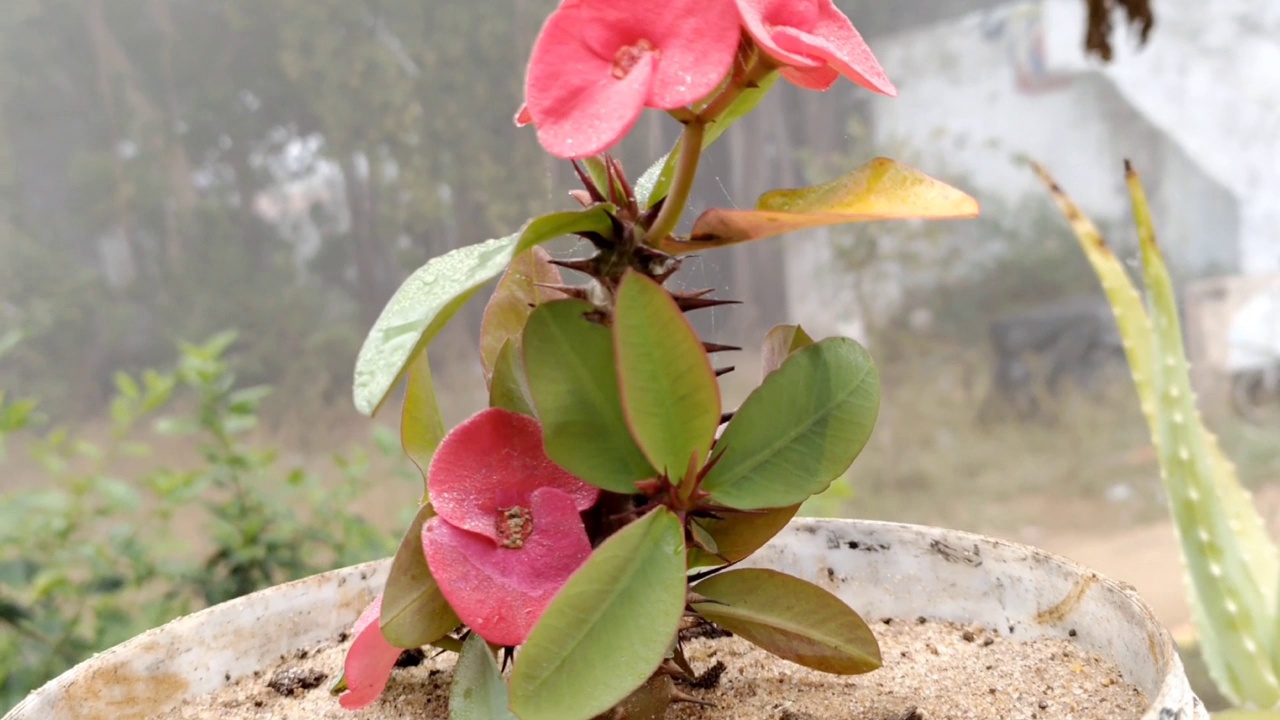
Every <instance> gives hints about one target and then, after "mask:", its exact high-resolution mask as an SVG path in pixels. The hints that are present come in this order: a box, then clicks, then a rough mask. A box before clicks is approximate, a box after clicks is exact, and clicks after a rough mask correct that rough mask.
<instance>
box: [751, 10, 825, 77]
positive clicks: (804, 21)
mask: <svg viewBox="0 0 1280 720" xmlns="http://www.w3.org/2000/svg"><path fill="white" fill-rule="evenodd" d="M737 3H738V12H739V13H740V14H741V15H742V24H743V26H745V27H746V29H747V33H749V34H750V35H751V37H752V38H753V39H754V40H755V41H756V44H757V45H759V46H760V48H761V49H762V50H764V51H765V52H767V53H769V56H770V57H772V58H773V59H774V60H777V61H778V62H780V63H782V64H784V65H788V66H791V67H821V65H822V63H820V62H818V61H816V60H814V59H813V58H810V57H806V56H805V55H804V54H796V53H792V52H790V51H788V50H786V49H784V48H781V47H779V46H778V44H777V43H775V42H774V40H773V33H774V32H775V31H776V29H777V28H779V27H798V28H801V29H804V30H807V29H809V28H810V27H811V26H812V25H813V23H814V21H816V20H817V16H818V13H817V9H818V8H817V3H816V2H815V0H737Z"/></svg>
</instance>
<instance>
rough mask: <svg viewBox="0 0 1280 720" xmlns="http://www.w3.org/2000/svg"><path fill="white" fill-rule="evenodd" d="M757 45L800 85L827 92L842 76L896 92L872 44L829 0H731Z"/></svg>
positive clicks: (883, 91)
mask: <svg viewBox="0 0 1280 720" xmlns="http://www.w3.org/2000/svg"><path fill="white" fill-rule="evenodd" d="M736 2H737V3H738V12H740V13H741V14H742V21H743V24H744V25H745V26H746V28H747V32H748V33H750V34H751V37H753V38H755V41H756V44H757V45H759V46H760V47H761V49H763V50H764V51H765V52H766V53H768V54H769V56H770V57H772V58H773V59H774V60H776V61H777V62H778V63H780V64H781V65H782V70H781V72H782V76H783V77H785V78H786V79H788V80H790V81H791V82H793V83H795V84H796V85H799V86H800V87H802V88H807V89H809V90H826V89H827V88H829V87H831V86H832V85H833V84H834V83H835V81H836V80H837V79H838V78H839V77H840V76H841V75H843V76H845V77H847V78H849V79H850V80H852V81H853V82H855V83H857V84H858V85H861V86H862V87H864V88H866V89H868V90H871V91H873V92H878V93H881V94H883V95H889V96H894V95H897V94H898V91H897V90H895V89H894V87H893V83H891V82H889V78H888V77H887V76H886V75H885V74H884V69H883V68H881V67H880V63H879V61H877V60H876V57H875V55H873V54H871V48H869V47H867V43H866V42H864V41H863V39H862V36H861V35H859V34H858V31H857V30H855V29H854V27H853V23H851V22H849V18H847V17H845V15H844V13H842V12H840V10H839V8H837V7H836V6H835V3H833V2H832V0H736Z"/></svg>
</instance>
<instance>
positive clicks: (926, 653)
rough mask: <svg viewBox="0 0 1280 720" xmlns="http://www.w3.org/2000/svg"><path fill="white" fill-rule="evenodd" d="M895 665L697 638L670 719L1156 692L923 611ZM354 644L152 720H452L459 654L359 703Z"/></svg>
mask: <svg viewBox="0 0 1280 720" xmlns="http://www.w3.org/2000/svg"><path fill="white" fill-rule="evenodd" d="M872 629H873V630H874V631H875V634H876V636H877V638H878V639H879V641H880V647H881V653H882V656H883V660H884V665H883V667H881V668H880V669H879V670H876V671H875V672H872V673H868V674H866V675H855V676H835V675H828V674H826V673H820V672H816V671H813V670H808V669H806V668H803V667H801V666H799V665H795V664H792V663H789V662H786V661H782V660H778V659H777V658H775V657H773V656H772V655H769V654H767V653H765V652H763V651H761V650H758V649H756V648H755V647H754V646H752V645H751V644H749V643H747V642H746V641H744V640H742V639H740V638H737V637H731V636H730V637H710V638H700V639H695V640H691V641H689V642H688V643H687V645H686V650H687V653H688V656H689V659H690V662H691V664H692V665H693V666H694V668H695V669H696V670H698V671H699V672H700V673H702V675H701V677H700V678H699V681H698V682H695V683H692V684H689V683H684V684H682V685H680V686H679V688H678V689H679V690H680V691H681V692H682V693H684V694H687V695H689V696H691V697H693V698H695V699H697V700H698V701H701V702H703V703H707V704H706V705H700V704H694V703H680V704H676V705H673V706H672V707H671V709H669V710H668V712H667V720H855V719H856V720H986V719H988V718H991V719H995V718H999V719H1000V720H1018V719H1023V718H1025V719H1028V720H1031V719H1034V720H1054V719H1055V718H1062V719H1066V718H1072V719H1073V720H1124V719H1125V718H1138V717H1140V716H1141V715H1142V713H1143V711H1144V710H1145V709H1146V706H1147V700H1146V698H1145V697H1144V696H1143V695H1142V693H1141V692H1140V691H1139V690H1138V689H1137V688H1135V687H1133V686H1131V685H1129V684H1127V683H1126V682H1124V681H1123V680H1122V679H1121V677H1120V674H1119V671H1118V669H1117V668H1115V667H1114V666H1112V665H1110V664H1109V663H1107V662H1104V661H1102V660H1100V659H1099V658H1097V657H1095V656H1092V655H1090V654H1088V653H1085V652H1082V651H1081V650H1079V649H1078V648H1076V647H1075V646H1074V645H1073V643H1072V641H1071V640H1070V639H1047V640H1036V641H1032V642H1014V641H1011V640H1008V639H1006V638H1005V637H1003V636H1001V635H999V634H998V633H995V632H990V631H987V630H984V629H982V628H979V627H971V628H966V627H960V626H957V625H953V624H949V623H940V622H932V621H929V622H920V621H917V620H894V621H880V622H875V623H873V624H872ZM348 645H349V641H342V642H337V641H335V642H333V643H329V644H327V645H324V646H322V647H319V648H313V649H310V650H306V651H300V652H298V653H296V654H294V655H292V656H289V657H286V658H282V660H281V662H280V663H279V664H278V665H277V666H276V667H274V668H270V669H268V670H266V671H264V672H262V673H259V674H258V675H256V676H254V677H249V678H246V679H244V680H241V681H239V682H237V683H234V684H232V685H230V686H228V687H227V688H226V689H225V690H223V691H221V692H219V693H216V694H214V695H210V696H206V697H204V698H200V699H197V700H196V701H193V702H191V703H189V704H188V705H186V706H184V707H182V708H179V709H177V710H174V711H171V712H168V713H164V714H162V715H159V716H156V717H153V718H151V720H250V719H255V718H256V719H264V718H265V719H269V720H295V719H296V720H303V719H306V720H313V719H314V720H325V719H330V718H332V719H333V720H339V719H341V720H402V719H403V718H415V719H418V718H422V719H428V720H430V719H437V718H438V719H439V720H447V718H448V704H449V703H448V694H449V683H450V678H451V675H452V674H451V672H450V667H451V666H452V664H453V658H454V657H456V656H454V655H453V654H451V653H445V654H441V655H439V656H437V657H430V656H427V657H425V658H424V657H422V656H420V655H418V656H411V657H406V658H402V663H401V664H402V665H406V667H401V668H399V669H397V670H396V671H395V672H394V673H393V674H392V677H391V681H390V683H389V684H388V685H387V689H386V691H384V693H383V695H382V697H381V699H379V701H378V702H377V703H375V704H374V705H372V706H370V707H368V708H365V709H363V710H360V711H356V712H351V711H347V710H343V709H342V708H341V707H339V705H338V703H337V700H336V698H334V697H333V696H331V695H330V694H329V693H328V691H327V688H328V687H329V685H330V684H331V683H332V682H333V680H334V679H335V678H337V677H338V675H339V674H340V673H341V669H342V661H343V656H344V655H345V653H346V649H347V646H348Z"/></svg>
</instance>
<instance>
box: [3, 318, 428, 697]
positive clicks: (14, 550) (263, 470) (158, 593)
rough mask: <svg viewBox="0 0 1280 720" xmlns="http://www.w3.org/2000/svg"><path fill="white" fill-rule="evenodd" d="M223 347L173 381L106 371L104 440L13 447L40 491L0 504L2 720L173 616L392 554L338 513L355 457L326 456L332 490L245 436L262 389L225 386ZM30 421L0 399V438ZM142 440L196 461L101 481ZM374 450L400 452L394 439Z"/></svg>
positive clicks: (188, 359) (383, 541)
mask: <svg viewBox="0 0 1280 720" xmlns="http://www.w3.org/2000/svg"><path fill="white" fill-rule="evenodd" d="M234 342H235V335H234V334H232V333H223V334H220V335H217V336H215V337H213V338H211V339H210V340H208V341H207V342H205V343H202V344H199V345H187V344H183V345H181V354H180V358H179V360H178V362H177V365H176V367H174V368H173V369H172V370H171V371H168V372H163V373H162V372H156V371H152V370H148V371H144V372H142V373H140V374H138V375H130V374H127V373H120V374H118V375H117V376H116V378H115V382H116V395H115V397H114V399H113V400H112V401H111V404H110V416H111V431H110V435H109V437H108V438H107V439H106V440H104V441H99V442H90V441H88V440H85V439H83V438H79V437H77V436H76V435H75V434H73V433H71V432H70V431H68V430H66V429H60V428H59V429H52V430H49V431H46V432H44V433H43V434H42V435H40V436H39V437H37V438H35V439H33V440H32V441H31V442H29V443H25V444H26V445H27V446H28V447H27V448H26V450H27V452H28V453H30V455H31V456H32V458H33V459H34V460H36V461H37V462H38V463H39V466H40V467H41V468H42V470H43V472H44V476H45V480H44V481H43V482H42V483H41V484H40V485H39V486H38V487H34V488H30V489H17V490H9V491H7V492H5V493H4V494H2V495H0V711H3V709H5V708H8V707H11V706H12V705H14V704H15V703H16V702H17V701H18V700H20V699H21V698H22V697H23V696H24V695H26V693H28V692H29V691H30V690H32V689H34V688H35V687H38V686H39V685H40V684H42V683H44V682H45V681H47V680H49V679H51V678H52V677H54V676H56V675H57V674H58V673H60V672H62V671H63V670H65V669H67V668H69V667H70V666H72V665H74V664H75V663H77V662H79V661H80V660H82V659H84V658H85V657H87V656H88V655H90V654H91V653H93V652H96V651H99V650H102V649H104V648H107V647H109V646H111V645H114V644H116V643H118V642H120V641H122V640H125V639H127V638H129V637H131V636H133V635H135V634H137V633H139V632H141V631H142V630H145V629H147V628H149V627H153V626H156V625H158V624H161V623H163V622H166V621H167V620H169V619H171V618H173V617H176V616H178V615H180V614H183V613H187V612H191V611H194V610H197V609H199V608H201V607H204V606H206V605H210V604H213V603H217V602H222V601H224V600H228V599H231V598H234V597H237V596H239V595H243V594H245V593H249V592H252V591H254V590H257V589H260V588H262V587H266V586H269V585H273V584H276V583H279V582H283V581H287V580H290V579H295V578H299V577H304V576H307V575H310V574H314V573H317V572H322V571H324V570H328V569H331V568H333V567H336V566H341V565H348V564H352V563H356V562H361V561H365V560H370V559H373V558H376V557H381V556H384V555H386V554H388V553H389V552H390V551H391V550H392V548H393V547H394V545H395V541H396V538H394V537H392V536H391V535H388V534H385V533H383V532H380V531H379V530H378V529H377V528H376V527H375V526H373V525H372V524H371V523H369V522H368V521H366V520H365V519H364V518H363V517H361V516H359V515H357V514H356V513H354V512H353V511H352V510H351V509H350V507H351V503H352V500H353V499H354V498H355V496H356V495H357V492H358V490H359V489H360V488H361V487H363V485H364V476H365V475H366V473H367V471H368V466H369V458H367V457H365V456H363V455H350V456H347V455H336V456H334V458H333V459H332V462H333V464H334V467H335V468H336V469H337V470H338V471H339V472H340V474H341V476H342V480H341V481H340V482H337V483H334V482H326V481H324V480H323V479H322V478H321V477H320V476H318V475H316V474H314V473H308V472H306V471H304V470H302V469H300V468H286V467H282V464H281V463H280V461H279V459H278V457H277V453H276V452H275V451H274V450H270V449H262V448H259V447H255V446H253V445H251V444H250V443H249V442H248V441H247V439H246V433H247V432H248V431H249V430H251V429H252V428H253V427H254V426H255V425H256V423H257V418H258V412H259V408H260V403H261V401H262V400H263V398H264V397H266V395H267V393H268V388H266V387H264V386H255V387H241V386H238V385H237V383H236V376H235V374H234V373H233V372H232V368H231V367H230V366H229V364H228V362H227V360H226V359H225V358H224V355H225V354H226V353H227V351H228V349H229V348H230V347H231V346H232V344H233V343H234ZM42 424H43V421H42V418H41V416H40V414H39V411H38V409H37V406H36V403H35V402H34V401H32V400H29V399H14V398H13V397H11V396H9V397H7V396H6V395H5V394H4V393H0V441H3V439H4V437H5V436H6V435H10V434H14V433H18V432H32V431H34V430H35V429H36V427H37V426H39V425H42ZM155 433H160V434H164V435H178V436H182V437H185V438H188V439H189V440H190V442H192V443H193V444H194V445H195V446H196V447H197V448H198V450H199V458H200V459H199V461H198V462H197V463H195V464H194V465H193V466H191V467H185V468H171V467H163V466H153V467H151V469H149V470H147V471H145V472H143V473H142V474H141V475H140V476H138V477H135V478H130V479H122V478H118V477H114V476H113V475H112V474H111V473H112V470H113V468H115V467H117V466H118V465H119V464H120V461H121V460H122V459H129V458H134V457H138V458H144V459H145V458H146V457H147V456H148V455H149V454H150V452H151V450H152V446H151V444H150V443H149V440H150V441H151V442H152V443H154V441H156V440H157V439H158V438H157V436H156V435H155ZM376 440H377V441H378V442H377V445H378V447H379V448H381V450H382V451H383V452H387V453H390V454H393V455H394V454H396V453H398V452H399V449H398V447H396V445H397V441H396V439H395V438H394V437H388V436H387V435H383V436H379V437H377V438H376ZM0 449H3V445H0ZM2 457H3V456H0V458H2ZM148 464H150V463H148ZM405 477H412V476H411V475H408V474H407V473H406V474H405ZM408 487H409V486H408V484H407V489H406V496H408V495H409V494H410V493H411V492H412V490H410V489H408ZM410 505H412V503H410ZM192 528H198V531H197V532H196V533H195V534H193V533H192Z"/></svg>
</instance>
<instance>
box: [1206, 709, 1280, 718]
mask: <svg viewBox="0 0 1280 720" xmlns="http://www.w3.org/2000/svg"><path fill="white" fill-rule="evenodd" d="M1209 717H1210V718H1211V720H1280V710H1223V711H1222V712H1216V713H1210V715H1209Z"/></svg>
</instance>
